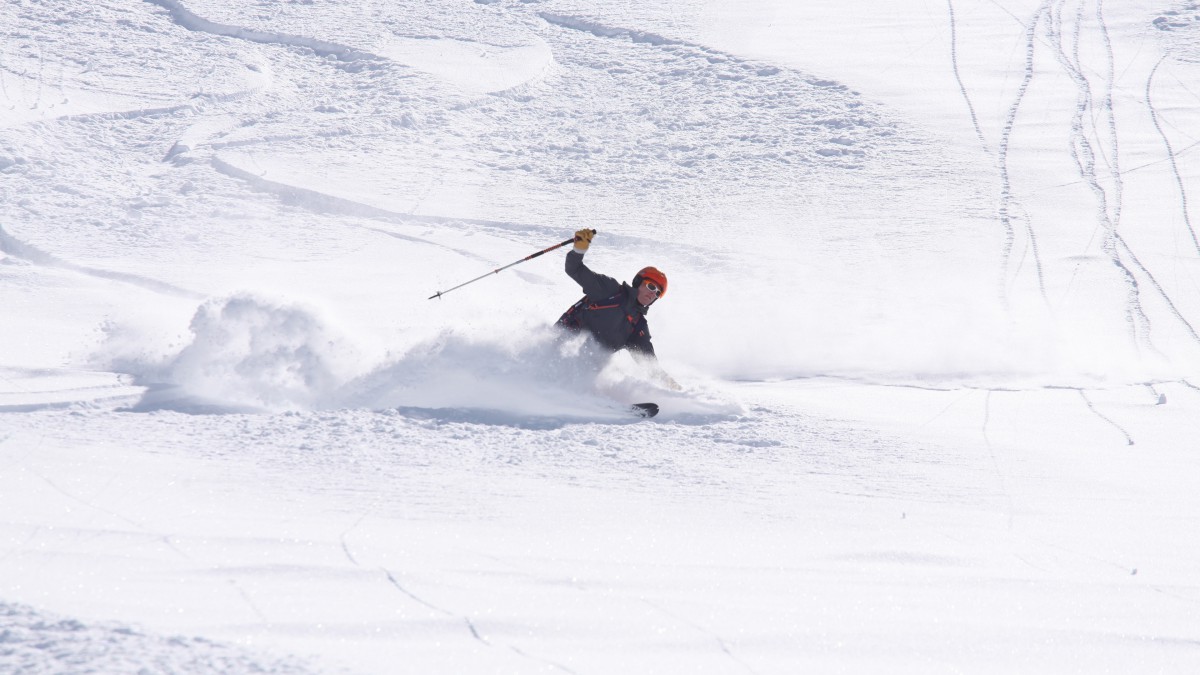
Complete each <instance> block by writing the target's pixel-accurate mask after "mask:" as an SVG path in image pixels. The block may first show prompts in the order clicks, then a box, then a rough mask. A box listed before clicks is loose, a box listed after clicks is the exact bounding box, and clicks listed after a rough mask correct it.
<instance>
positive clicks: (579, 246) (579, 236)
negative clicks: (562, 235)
mask: <svg viewBox="0 0 1200 675" xmlns="http://www.w3.org/2000/svg"><path fill="white" fill-rule="evenodd" d="M594 236H596V231H595V230H589V229H586V228H585V229H582V230H580V231H578V232H576V233H575V250H576V251H578V252H580V253H583V252H584V251H586V250H587V249H588V246H590V245H591V243H592V237H594Z"/></svg>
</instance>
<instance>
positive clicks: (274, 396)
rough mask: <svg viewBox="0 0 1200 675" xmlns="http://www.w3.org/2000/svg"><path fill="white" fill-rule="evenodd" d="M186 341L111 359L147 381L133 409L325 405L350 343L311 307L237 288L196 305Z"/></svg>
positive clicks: (348, 362) (347, 369)
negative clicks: (151, 353)
mask: <svg viewBox="0 0 1200 675" xmlns="http://www.w3.org/2000/svg"><path fill="white" fill-rule="evenodd" d="M189 329H190V331H191V334H192V336H191V341H190V342H188V343H187V344H186V346H184V347H183V349H182V350H180V351H179V352H178V353H176V354H174V355H171V356H168V357H166V358H165V359H162V360H160V361H150V362H147V361H145V360H137V359H133V360H129V359H124V360H122V359H117V364H116V365H117V367H119V368H121V369H123V370H125V371H126V372H129V373H130V374H132V375H134V377H135V379H136V380H137V382H138V383H139V384H143V385H146V386H148V387H149V391H148V392H147V394H146V395H145V397H143V399H142V401H141V403H140V404H139V405H138V409H143V410H152V409H171V410H178V411H181V412H232V411H244V412H251V411H282V410H301V409H313V408H322V407H328V406H329V405H330V404H331V403H332V402H333V394H334V393H335V392H336V391H337V389H338V387H339V386H340V385H341V383H342V382H344V381H346V379H348V378H349V377H351V376H352V375H353V373H354V371H353V363H354V358H355V355H356V353H357V352H356V350H355V349H354V348H353V347H352V346H351V345H350V344H349V343H348V342H347V340H346V339H345V338H344V337H342V336H340V335H338V334H337V333H336V332H335V331H334V330H333V329H331V328H330V327H329V326H328V325H327V324H326V323H325V322H324V321H323V320H322V319H321V318H320V317H319V316H318V315H317V314H316V313H315V312H314V311H313V310H310V309H306V308H303V307H299V306H295V305H290V304H285V303H281V302H276V301H271V300H266V299H262V298H256V297H254V296H251V295H236V296H233V297H229V298H219V299H213V300H209V301H207V302H205V303H204V304H202V305H201V306H200V308H199V309H197V310H196V314H195V316H193V317H192V320H191V323H190V325H189Z"/></svg>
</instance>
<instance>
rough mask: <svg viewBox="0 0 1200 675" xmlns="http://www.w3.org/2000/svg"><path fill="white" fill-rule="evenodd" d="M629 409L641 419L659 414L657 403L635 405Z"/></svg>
mask: <svg viewBox="0 0 1200 675" xmlns="http://www.w3.org/2000/svg"><path fill="white" fill-rule="evenodd" d="M629 409H630V411H632V412H633V414H634V415H638V416H641V417H654V416H655V415H657V414H658V404H657V403H634V404H633V405H631V406H629Z"/></svg>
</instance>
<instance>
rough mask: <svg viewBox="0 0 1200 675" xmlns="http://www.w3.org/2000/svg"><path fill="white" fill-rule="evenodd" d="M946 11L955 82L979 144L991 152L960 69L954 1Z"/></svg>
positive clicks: (948, 3) (948, 1)
mask: <svg viewBox="0 0 1200 675" xmlns="http://www.w3.org/2000/svg"><path fill="white" fill-rule="evenodd" d="M946 9H947V10H948V12H949V15H950V67H951V69H952V70H953V71H954V81H955V82H957V83H958V89H959V91H960V92H962V97H963V102H964V103H966V104H967V112H968V113H969V114H970V115H971V126H973V127H974V128H975V135H976V136H977V137H979V144H980V146H981V147H982V148H983V149H984V151H985V152H988V153H990V152H991V146H989V145H988V142H987V139H986V138H984V135H983V128H982V127H980V126H979V115H977V114H976V113H975V105H974V104H973V103H972V102H971V95H970V94H969V93H968V92H967V85H966V84H964V83H963V79H962V73H960V72H959V69H958V25H957V22H956V21H955V19H954V0H946Z"/></svg>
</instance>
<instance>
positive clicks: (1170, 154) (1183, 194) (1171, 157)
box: [1146, 54, 1200, 254]
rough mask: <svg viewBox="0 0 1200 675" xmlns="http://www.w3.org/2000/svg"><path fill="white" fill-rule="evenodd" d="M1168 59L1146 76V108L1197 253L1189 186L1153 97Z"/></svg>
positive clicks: (1199, 241) (1198, 242)
mask: <svg viewBox="0 0 1200 675" xmlns="http://www.w3.org/2000/svg"><path fill="white" fill-rule="evenodd" d="M1166 59H1167V55H1165V54H1164V55H1163V57H1162V58H1161V59H1159V60H1158V63H1155V64H1154V68H1153V69H1151V70H1150V75H1149V77H1147V78H1146V108H1147V109H1148V110H1149V111H1150V119H1151V121H1153V122H1154V129H1155V131H1157V132H1158V135H1159V137H1161V138H1162V142H1163V146H1164V148H1165V149H1166V152H1167V161H1168V162H1170V165H1171V174H1172V175H1173V176H1174V177H1175V183H1176V184H1177V185H1178V186H1179V201H1180V209H1181V210H1180V212H1181V213H1182V215H1183V225H1184V227H1185V228H1187V232H1188V236H1189V237H1190V238H1191V240H1192V246H1194V247H1195V249H1196V253H1197V254H1200V239H1197V237H1196V230H1195V228H1193V227H1192V220H1191V216H1190V214H1189V212H1188V195H1187V188H1186V187H1185V186H1184V182H1183V176H1181V175H1180V173H1179V163H1178V161H1177V160H1176V157H1175V149H1174V148H1173V147H1172V146H1171V139H1170V138H1168V137H1167V133H1166V131H1164V130H1163V127H1162V123H1161V122H1160V121H1159V118H1158V111H1157V110H1155V109H1154V100H1153V97H1152V95H1151V94H1152V92H1153V87H1154V75H1155V74H1156V73H1157V72H1158V69H1159V67H1160V66H1161V65H1162V63H1163V61H1165V60H1166Z"/></svg>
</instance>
